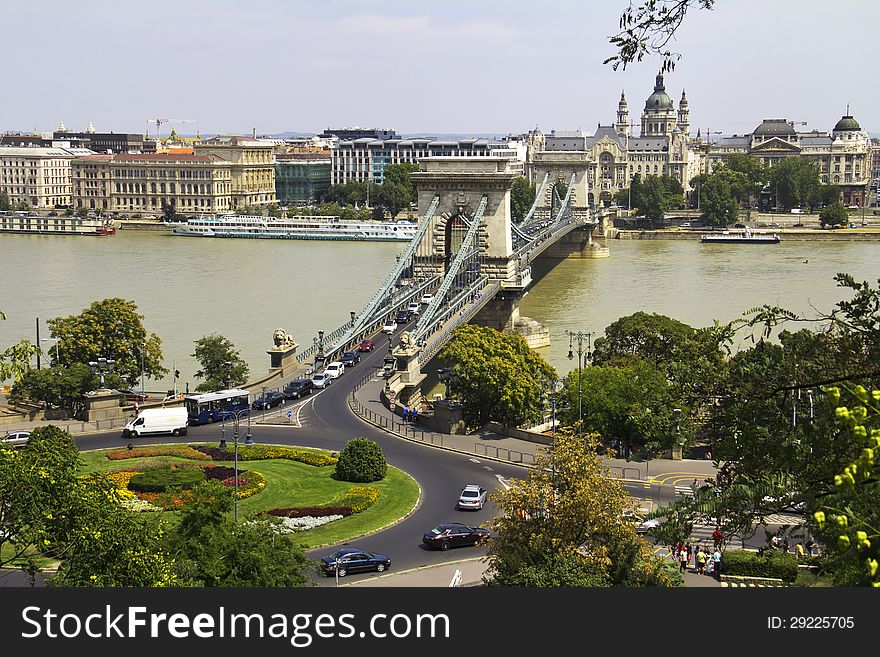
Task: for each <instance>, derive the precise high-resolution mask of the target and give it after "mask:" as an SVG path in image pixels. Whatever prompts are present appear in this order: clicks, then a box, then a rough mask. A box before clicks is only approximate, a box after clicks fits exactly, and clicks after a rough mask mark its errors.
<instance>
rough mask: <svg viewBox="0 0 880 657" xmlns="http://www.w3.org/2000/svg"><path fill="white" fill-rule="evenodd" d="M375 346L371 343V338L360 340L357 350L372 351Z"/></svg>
mask: <svg viewBox="0 0 880 657" xmlns="http://www.w3.org/2000/svg"><path fill="white" fill-rule="evenodd" d="M375 347H376V345H375V344H373V341H372V340H361V343H360V345H359V346H358V351H373V349H374V348H375Z"/></svg>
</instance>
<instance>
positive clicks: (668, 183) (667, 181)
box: [660, 175, 684, 210]
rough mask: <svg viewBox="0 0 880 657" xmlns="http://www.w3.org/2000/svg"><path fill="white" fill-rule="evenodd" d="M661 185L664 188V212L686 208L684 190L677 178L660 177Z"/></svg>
mask: <svg viewBox="0 0 880 657" xmlns="http://www.w3.org/2000/svg"><path fill="white" fill-rule="evenodd" d="M660 185H661V187H662V188H663V208H664V210H669V209H672V208H680V207H682V206H684V188H683V187H682V186H681V183H680V182H679V181H678V180H677V179H676V178H673V177H672V176H667V175H662V176H660Z"/></svg>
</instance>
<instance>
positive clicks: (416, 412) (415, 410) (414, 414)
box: [411, 406, 419, 424]
mask: <svg viewBox="0 0 880 657" xmlns="http://www.w3.org/2000/svg"><path fill="white" fill-rule="evenodd" d="M411 417H412V421H413V424H415V423H416V420H418V419H419V409H418V408H417V407H415V406H413V407H412V413H411Z"/></svg>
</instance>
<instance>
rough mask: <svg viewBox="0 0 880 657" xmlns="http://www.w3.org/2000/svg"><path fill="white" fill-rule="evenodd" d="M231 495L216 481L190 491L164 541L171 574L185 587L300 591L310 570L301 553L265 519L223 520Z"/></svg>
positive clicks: (230, 507) (300, 550)
mask: <svg viewBox="0 0 880 657" xmlns="http://www.w3.org/2000/svg"><path fill="white" fill-rule="evenodd" d="M232 505H233V500H232V492H231V491H230V490H229V488H228V487H226V486H223V484H221V483H220V482H219V481H216V480H209V481H204V482H201V483H199V484H197V485H196V486H194V487H193V489H192V499H191V502H190V503H188V504H187V505H186V506H185V507H184V508H183V509H182V510H181V512H180V516H181V520H180V525H179V526H178V528H177V530H176V531H174V532H172V533H170V534H169V535H168V538H167V542H166V545H167V549H168V551H169V553H170V554H171V555H172V556H173V559H174V568H175V574H176V576H177V578H178V579H179V581H181V582H183V583H184V584H186V585H189V586H228V587H244V586H248V587H250V586H261V587H269V586H273V587H280V586H283V587H295V586H305V584H306V583H307V582H308V577H307V572H308V570H309V568H310V567H311V565H310V562H309V560H308V559H307V558H306V556H305V553H304V552H303V550H302V548H300V547H299V546H297V545H296V544H295V543H294V542H293V541H292V540H291V539H290V538H288V537H287V536H284V535H280V534H278V532H277V531H275V523H274V522H273V521H272V520H270V519H269V518H266V517H259V518H249V519H248V520H246V521H245V522H238V523H236V522H234V521H232V520H230V519H229V512H230V510H231V509H232Z"/></svg>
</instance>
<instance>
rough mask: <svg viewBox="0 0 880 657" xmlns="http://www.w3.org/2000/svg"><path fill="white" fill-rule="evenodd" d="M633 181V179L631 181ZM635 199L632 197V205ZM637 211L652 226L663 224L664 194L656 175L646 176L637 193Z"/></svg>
mask: <svg viewBox="0 0 880 657" xmlns="http://www.w3.org/2000/svg"><path fill="white" fill-rule="evenodd" d="M633 182H635V181H633ZM635 203H636V200H635V199H633V205H635ZM636 208H637V210H638V213H639V214H640V215H644V217H645V221H646V222H647V223H648V224H649V225H650V226H651V227H652V228H653V227H658V226H662V225H663V220H664V217H665V213H666V194H665V190H664V188H663V183H662V182H661V181H660V178H659V177H657V176H646V177H645V180H644V181H643V182H642V184H641V190H640V191H639V195H638V205H636Z"/></svg>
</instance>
